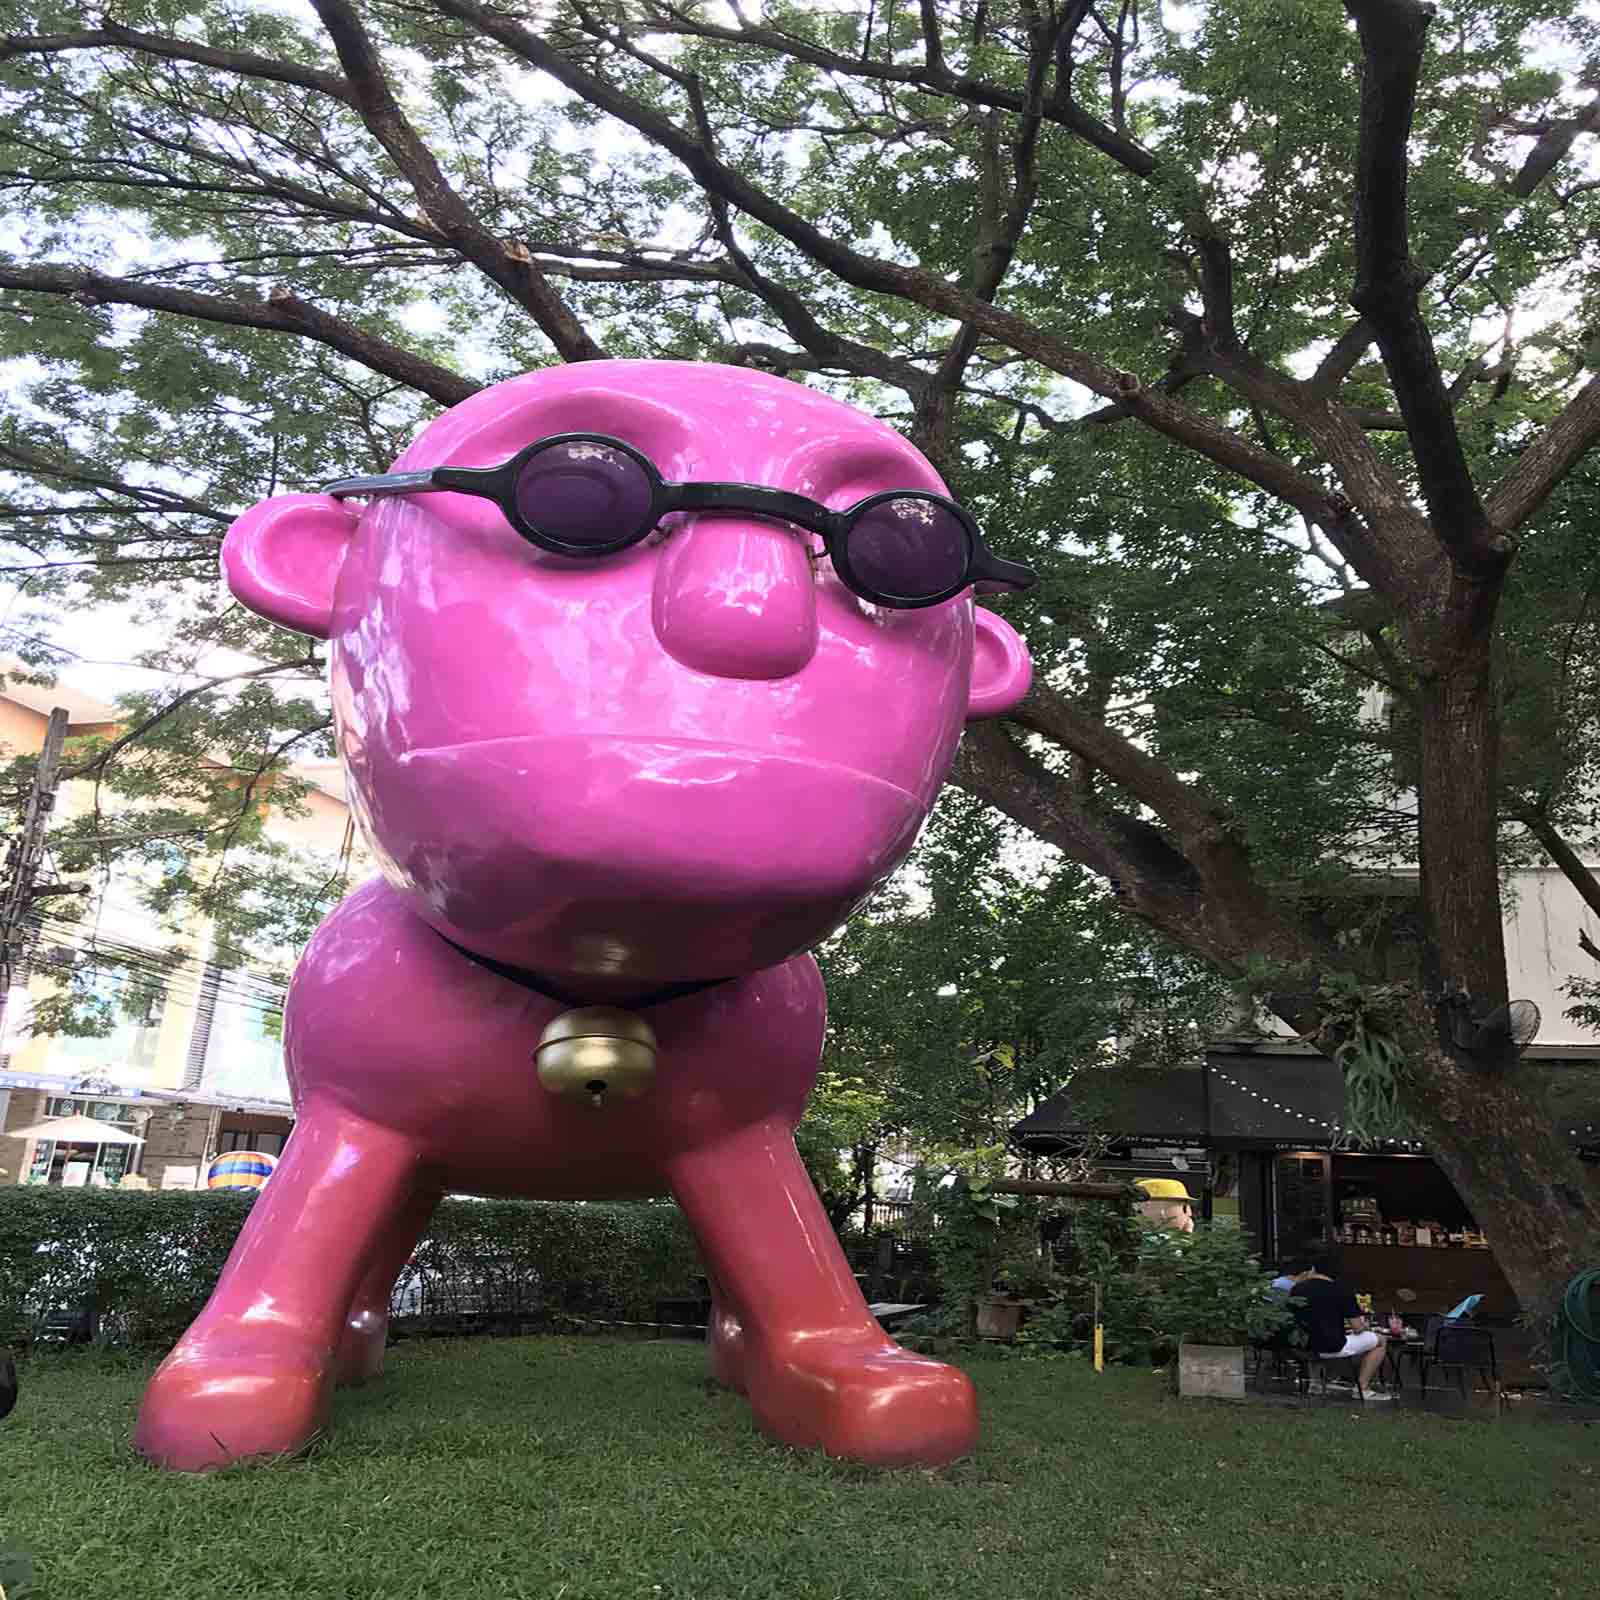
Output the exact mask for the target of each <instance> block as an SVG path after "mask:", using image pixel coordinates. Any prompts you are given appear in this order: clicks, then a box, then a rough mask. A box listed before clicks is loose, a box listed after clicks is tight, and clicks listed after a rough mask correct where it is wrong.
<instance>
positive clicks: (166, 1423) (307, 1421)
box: [133, 1340, 332, 1472]
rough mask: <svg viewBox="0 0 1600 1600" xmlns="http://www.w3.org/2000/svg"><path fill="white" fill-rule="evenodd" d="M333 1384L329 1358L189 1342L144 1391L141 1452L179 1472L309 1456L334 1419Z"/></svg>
mask: <svg viewBox="0 0 1600 1600" xmlns="http://www.w3.org/2000/svg"><path fill="white" fill-rule="evenodd" d="M331 1378H332V1366H331V1363H330V1362H328V1361H327V1360H326V1359H323V1360H320V1361H319V1360H314V1359H307V1358H306V1357H305V1356H303V1355H300V1354H298V1353H286V1352H284V1351H282V1350H274V1351H270V1352H266V1351H260V1350H251V1349H248V1348H240V1347H238V1346H235V1347H234V1348H232V1349H219V1348H218V1347H217V1346H216V1344H215V1343H210V1344H199V1343H196V1344H193V1345H191V1344H190V1343H189V1341H188V1340H185V1341H184V1342H183V1343H182V1344H180V1345H179V1346H178V1348H177V1349H176V1350H174V1351H173V1352H172V1354H171V1355H170V1356H168V1357H167V1359H166V1360H165V1361H164V1362H162V1364H161V1366H160V1367H159V1369H158V1370H157V1372H156V1375H155V1377H153V1378H152V1379H151V1380H150V1386H149V1387H148V1388H147V1389H146V1390H145V1392H144V1401H143V1403H142V1404H141V1405H140V1407H139V1423H138V1427H137V1429H136V1430H135V1432H134V1441H133V1442H134V1448H135V1449H136V1450H138V1452H139V1453H140V1454H141V1455H144V1456H148V1457H149V1458H150V1459H151V1460H152V1461H154V1462H155V1463H156V1464H157V1465H158V1466H163V1467H170V1468H172V1469H173V1470H174V1471H177V1472H204V1471H206V1470H208V1469H209V1468H212V1467H222V1466H226V1465H227V1464H228V1463H229V1462H231V1461H241V1460H243V1459H245V1458H246V1457H248V1456H277V1455H285V1454H288V1453H289V1452H292V1451H295V1450H300V1449H303V1448H304V1447H305V1446H306V1445H308V1444H310V1442H311V1441H312V1440H313V1439H314V1438H315V1437H316V1436H317V1434H318V1433H320V1432H321V1430H322V1425H323V1423H324V1421H325V1420H326V1418H327V1414H328V1401H329V1398H330V1394H331V1391H332V1382H331Z"/></svg>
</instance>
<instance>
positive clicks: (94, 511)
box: [0, 440, 234, 543]
mask: <svg viewBox="0 0 1600 1600" xmlns="http://www.w3.org/2000/svg"><path fill="white" fill-rule="evenodd" d="M0 465H4V466H7V467H14V468H17V469H19V470H20V471H23V472H26V473H28V474H29V475H30V476H31V477H35V478H47V479H54V480H55V481H57V482H59V483H71V484H77V485H80V486H81V487H83V488H86V489H105V490H107V491H108V492H110V493H112V494H120V495H126V496H127V497H128V498H129V499H130V500H137V501H138V502H139V504H138V506H137V507H117V506H100V505H89V506H78V507H52V508H45V509H43V510H41V511H40V513H39V514H40V515H45V516H58V515H62V514H63V513H65V512H66V511H69V510H80V511H85V512H88V513H89V514H91V515H104V513H105V512H107V511H115V510H135V509H137V510H138V511H139V512H141V513H143V514H149V513H150V512H161V513H167V514H170V515H179V516H194V517H204V518H206V519H207V521H210V522H215V523H218V524H220V525H221V526H222V527H223V528H226V527H227V526H228V524H229V523H231V522H232V521H233V519H234V517H233V513H232V512H228V511H218V510H216V509H215V508H214V507H212V506H208V505H203V504H202V503H201V502H200V501H198V500H191V499H190V498H189V497H188V496H187V495H181V494H177V493H174V492H173V491H172V490H171V489H162V488H160V487H158V486H157V485H155V484H149V483H128V482H127V481H126V480H124V479H122V478H113V477H111V476H109V475H108V474H106V473H103V472H99V471H97V470H96V469H94V468H93V467H88V466H85V465H83V463H81V462H77V461H65V460H61V459H55V458H52V457H50V456H45V455H39V454H36V453H35V452H34V451H32V450H28V449H24V448H23V447H22V446H20V445H17V444H13V443H11V442H10V441H9V440H0ZM29 514H32V513H29ZM118 542H119V543H126V542H129V541H122V540H119V541H118Z"/></svg>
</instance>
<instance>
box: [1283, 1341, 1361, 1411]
mask: <svg viewBox="0 0 1600 1600" xmlns="http://www.w3.org/2000/svg"><path fill="white" fill-rule="evenodd" d="M1296 1354H1297V1359H1298V1360H1300V1361H1301V1362H1303V1363H1304V1364H1305V1375H1304V1380H1303V1381H1304V1384H1305V1387H1306V1390H1307V1391H1309V1390H1310V1387H1311V1370H1310V1369H1311V1368H1312V1367H1313V1366H1314V1367H1315V1368H1316V1369H1317V1374H1318V1376H1319V1377H1320V1378H1321V1379H1322V1395H1323V1398H1324V1399H1326V1398H1327V1395H1328V1374H1329V1372H1330V1370H1331V1369H1333V1368H1335V1367H1340V1368H1347V1369H1348V1370H1349V1373H1350V1382H1351V1385H1352V1387H1353V1388H1354V1389H1355V1391H1356V1399H1358V1400H1360V1399H1362V1398H1363V1396H1364V1393H1365V1391H1364V1390H1363V1389H1362V1386H1361V1357H1360V1356H1317V1355H1312V1354H1311V1353H1310V1352H1309V1351H1299V1352H1297V1353H1296Z"/></svg>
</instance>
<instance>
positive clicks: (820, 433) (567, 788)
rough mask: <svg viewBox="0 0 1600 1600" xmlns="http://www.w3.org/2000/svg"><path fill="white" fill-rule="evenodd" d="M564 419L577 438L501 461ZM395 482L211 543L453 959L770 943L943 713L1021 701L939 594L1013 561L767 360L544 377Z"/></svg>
mask: <svg viewBox="0 0 1600 1600" xmlns="http://www.w3.org/2000/svg"><path fill="white" fill-rule="evenodd" d="M566 434H580V435H599V436H601V437H600V438H598V439H596V438H580V439H576V440H557V441H556V442H552V443H547V444H545V445H544V447H543V448H541V449H538V450H532V451H530V446H534V445H537V444H539V443H540V442H541V441H550V440H552V437H553V436H558V435H566ZM607 441H611V442H607ZM508 463H511V464H513V465H511V466H510V467H509V468H508V469H507V470H506V471H503V472H501V473H499V474H494V473H492V472H490V473H485V474H484V475H482V476H473V475H471V474H469V475H468V476H466V477H460V476H452V474H451V473H450V471H449V469H451V468H458V469H459V468H468V469H495V468H502V467H507V464H508ZM436 469H444V470H443V471H439V472H438V476H439V477H443V478H446V479H450V480H451V482H450V489H449V490H445V491H443V492H441V486H440V485H439V484H437V483H436V482H431V481H430V479H431V478H432V477H433V475H434V474H435V472H436ZM395 472H396V473H397V474H408V475H412V477H411V478H410V480H409V481H405V480H402V481H400V482H392V481H388V480H387V479H368V480H348V481H347V482H345V483H342V484H335V485H330V488H331V489H332V491H333V492H332V493H331V494H330V493H323V494H319V495H284V496H280V497H278V498H275V499H271V500H267V501H264V502H263V503H262V504H260V505H258V506H256V507H255V508H254V509H252V510H250V511H248V512H246V513H245V514H244V516H242V517H241V518H240V519H239V520H238V521H237V522H236V523H234V525H233V527H232V528H231V529H230V530H229V533H228V537H227V541H226V543H225V545H224V547H223V566H224V570H225V572H226V574H227V580H228V583H229V586H230V587H231V588H232V590H233V592H234V594H235V595H237V596H238V598H239V599H240V600H242V601H243V602H244V603H245V604H246V605H247V606H249V607H250V608H251V609H252V610H254V611H257V612H259V613H260V614H261V615H263V616H265V617H270V618H271V619H273V620H274V621H276V622H280V623H282V624H284V625H285V626H286V627H290V628H296V629H298V630H300V631H301V632H304V633H310V634H314V635H316V636H318V637H322V638H326V639H328V640H329V641H330V644H331V663H332V687H333V704H334V714H335V719H336V724H337V729H338V738H339V744H340V748H341V750H342V752H343V754H344V757H345V761H346V763H347V765H348V767H349V772H350V779H351V794H352V796H353V801H354V804H355V805H356V808H357V813H358V815H359V817H360V820H361V823H362V826H363V829H364V831H365V834H366V836H367V839H368V841H369V843H370V844H371V846H372V848H373V850H374V851H375V853H376V855H377V857H378V860H379V861H380V863H381V864H382V868H383V871H384V873H385V875H386V876H387V877H388V878H389V880H390V881H391V882H392V883H394V884H395V885H396V886H398V887H400V888H402V889H403V890H405V891H406V892H408V893H409V894H410V896H411V898H412V900H413V901H414V903H415V905H416V907H417V909H418V911H419V912H420V913H421V914H422V915H423V916H424V917H425V918H427V920H428V921H429V922H431V923H432V924H433V925H434V926H435V927H436V928H438V929H439V930H440V931H442V932H444V933H446V934H448V935H449V936H450V937H452V938H454V939H456V940H457V941H458V942H460V943H461V944H464V945H466V946H468V947H470V948H472V949H474V950H477V951H479V952H480V953H482V954H485V955H489V956H494V957H496V958H498V959H500V960H503V961H509V962H513V963H516V964H518V965H520V966H525V967H531V968H533V969H535V970H537V971H541V972H546V973H549V974H550V975H552V976H558V975H566V976H570V977H576V978H586V979H589V980H591V981H592V982H593V983H595V984H601V983H603V981H604V980H613V981H615V980H627V981H629V982H631V981H633V980H639V981H641V982H670V981H674V980H678V979H694V978H713V977H722V976H727V975H731V974H734V973H738V972H744V971H749V970H754V969H757V968H760V967H763V966H767V965H771V964H772V963H774V962H776V961H779V960H782V959H783V958H785V957H786V956H788V955H790V954H792V953H794V952H795V951H797V950H801V949H804V948H805V947H806V946H808V945H810V944H812V943H814V942H815V941H816V940H817V939H819V938H821V937H822V936H823V935H825V934H826V933H828V932H829V931H830V930H831V929H832V928H834V927H835V926H837V925H838V924H839V923H840V922H841V921H842V920H843V919H844V917H845V916H846V915H848V913H849V911H850V910H851V908H852V907H853V906H854V905H855V904H856V903H857V902H858V901H859V900H860V899H861V898H862V896H863V895H865V894H866V893H867V892H868V891H869V890H871V889H872V888H873V887H874V886H875V885H876V884H877V883H878V882H880V881H881V880H882V879H883V877H884V876H885V875H886V874H887V873H888V872H890V871H891V870H892V869H893V868H894V867H895V866H896V865H897V864H898V863H899V862H900V861H901V860H902V859H903V858H904V856H905V854H906V852H907V851H908V850H909V849H910V848H911V844H912V842H913V840H914V839H915V837H916V833H917V829H918V827H919V826H920V825H921V823H922V821H923V819H924V818H925V817H926V815H927V813H928V810H929V808H930V807H931V806H932V804H933V799H934V796H935V794H936V793H937V792H938V789H939V785H940V784H941V782H942V781H943V779H944V776H945V773H946V772H947V771H948V769H949V766H950V762H951V760H952V758H953V756H954V754H955V748H956V743H957V741H958V739H959V738H960V736H961V727H962V724H963V722H965V721H966V720H967V719H968V718H973V717H983V716H996V715H999V714H1001V713H1003V712H1005V711H1007V710H1009V709H1010V708H1011V707H1012V706H1013V705H1015V704H1016V702H1017V701H1018V700H1019V699H1020V698H1021V697H1022V695H1023V694H1024V693H1025V692H1026V691H1027V687H1028V682H1029V676H1030V670H1031V669H1030V666H1029V661H1028V654H1027V650H1026V649H1025V647H1024V646H1023V644H1022V642H1021V640H1020V639H1018V637H1017V635H1016V634H1015V633H1014V632H1013V631H1012V630H1011V628H1010V627H1009V626H1008V625H1007V624H1006V623H1004V622H1002V621H1001V620H1000V619H999V618H998V617H996V616H994V615H992V614H991V613H989V612H986V611H983V610H981V609H979V608H977V607H976V606H974V604H973V600H972V593H973V590H972V584H973V583H974V582H977V583H980V584H981V583H993V584H995V586H997V587H999V586H1005V587H1020V586H1022V585H1023V584H1025V583H1026V582H1027V581H1029V577H1030V575H1029V574H1028V573H1027V571H1026V569H1024V568H1016V567H1011V566H1010V565H1009V564H1008V563H1005V562H1000V561H996V560H995V559H994V558H993V557H992V556H990V555H989V554H988V552H987V551H986V550H985V549H984V547H983V545H982V543H981V540H978V539H976V538H975V534H976V530H975V528H973V527H972V525H971V523H970V519H967V518H965V515H964V513H960V512H959V511H958V510H956V509H953V508H950V507H949V506H948V504H947V503H944V502H943V501H942V499H941V498H939V497H942V496H943V494H944V486H943V484H942V483H941V482H940V481H939V478H938V476H937V475H936V474H935V473H934V471H933V469H932V467H931V466H929V464H928V462H927V461H926V460H925V459H924V458H923V456H922V455H921V454H920V453H919V452H918V451H917V450H916V449H914V448H913V447H912V446H911V445H909V444H908V443H906V441H905V440H904V439H902V438H901V437H900V436H899V435H898V434H897V433H895V432H894V431H893V430H892V429H890V428H888V427H886V426H885V425H884V424H882V423H880V422H878V421H876V420H875V419H873V418H872V417H869V416H866V415H863V414H862V413H861V412H859V411H856V410H854V409H852V408H851V407H849V406H846V405H842V404H840V403H839V402H838V401H836V400H831V399H829V398H827V397H826V396H823V395H820V394H816V393H814V392H813V391H811V390H808V389H805V388H803V387H801V386H800V385H798V384H794V383H788V382H785V381H783V380H782V379H778V378H773V377H768V376H765V375H763V374H759V373H753V372H749V371H746V370H743V369H739V368H730V367H720V366H710V365H694V364H685V363H677V362H635V361H601V362H588V363H584V364H581V365H575V366H566V367H558V368H553V369H551V370H548V371H543V372H537V373H532V374H529V375H528V376H526V377H523V378H517V379H513V380H512V381H510V382H507V383H502V384H498V385H496V386H495V387H494V388H492V389H488V390H485V391H484V392H483V393H481V394H477V395H474V396H473V397H472V398H471V399H469V400H466V401H464V402H462V404H460V405H458V406H455V407H454V408H453V409H452V410H450V411H448V412H446V413H445V414H444V415H443V416H441V417H439V418H438V419H437V420H436V421H434V422H433V423H432V424H430V425H429V426H428V427H427V428H426V429H424V430H423V432H422V434H421V435H420V436H419V437H418V438H417V440H416V441H415V442H414V443H413V444H412V446H411V447H410V449H408V450H407V451H406V452H405V454H404V455H403V456H402V457H401V458H400V460H398V461H397V462H396V463H395ZM675 485H680V486H683V487H681V488H674V487H673V486H675ZM895 490H901V491H910V493H909V494H906V495H903V496H901V497H899V498H895V497H893V496H892V495H891V494H890V491H895ZM773 491H778V492H777V493H774V492H773ZM874 496H882V497H884V498H881V499H875V500H871V503H870V504H868V505H866V506H864V507H862V506H861V502H863V501H867V500H869V499H870V497H874ZM858 507H859V508H860V509H859V510H857V511H856V512H855V514H854V515H841V513H845V512H847V511H849V510H850V508H858ZM674 508H676V509H674ZM846 580H848V583H847V581H846ZM866 595H872V596H873V597H874V598H872V599H869V598H866V597H865V596H866ZM930 597H932V598H934V601H935V603H932V604H918V605H914V606H912V605H908V604H907V602H908V601H922V600H926V599H928V598H930Z"/></svg>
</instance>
